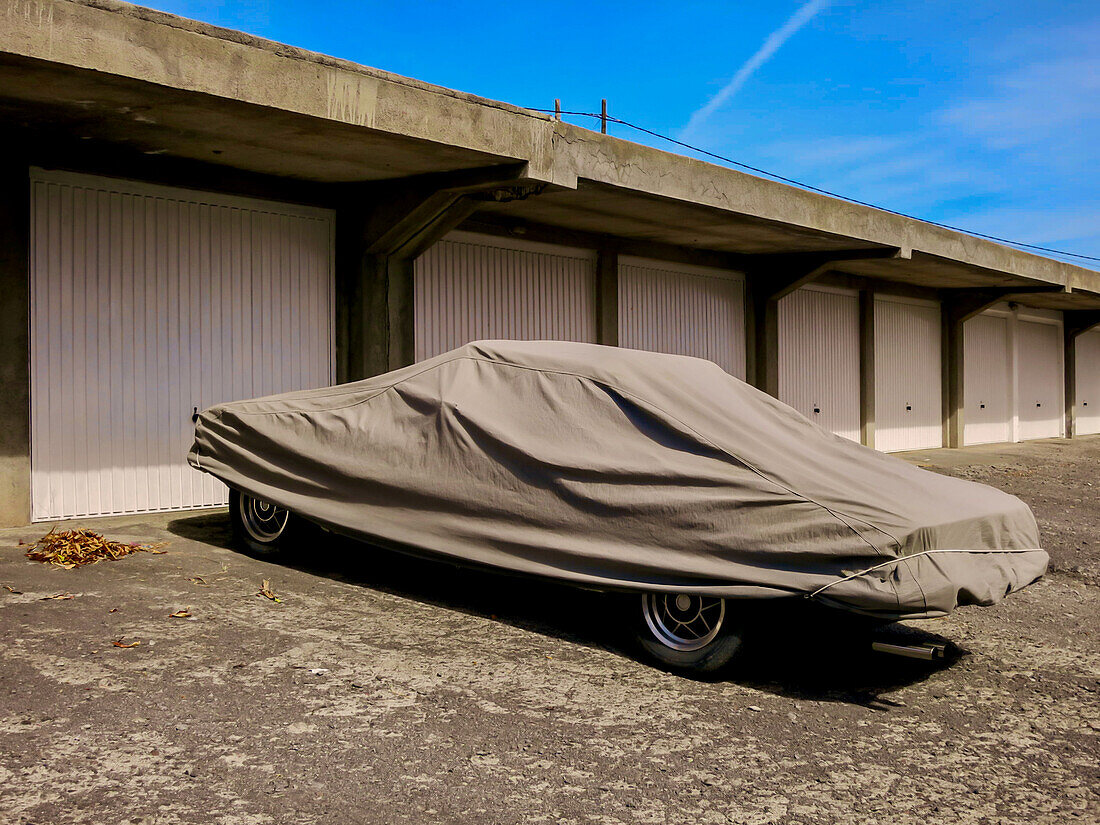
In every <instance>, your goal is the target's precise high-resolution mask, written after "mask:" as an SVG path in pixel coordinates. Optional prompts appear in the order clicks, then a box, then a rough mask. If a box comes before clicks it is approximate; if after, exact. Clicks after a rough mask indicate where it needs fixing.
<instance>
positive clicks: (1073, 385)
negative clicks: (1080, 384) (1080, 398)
mask: <svg viewBox="0 0 1100 825" xmlns="http://www.w3.org/2000/svg"><path fill="white" fill-rule="evenodd" d="M1062 336H1063V337H1062V341H1063V345H1064V347H1065V357H1064V358H1063V359H1062V375H1063V380H1064V381H1065V393H1064V399H1065V405H1066V411H1065V415H1066V438H1074V437H1075V436H1076V435H1077V336H1076V335H1074V334H1072V333H1071V331H1070V330H1069V328H1068V327H1065V326H1063V327H1062Z"/></svg>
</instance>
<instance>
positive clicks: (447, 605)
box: [0, 439, 1100, 825]
mask: <svg viewBox="0 0 1100 825" xmlns="http://www.w3.org/2000/svg"><path fill="white" fill-rule="evenodd" d="M908 458H909V459H910V460H912V461H915V462H919V463H921V464H922V465H923V466H926V467H928V468H929V469H932V470H935V471H939V472H948V473H951V474H953V475H957V476H960V477H963V478H970V479H974V480H978V481H983V482H986V483H988V484H993V485H995V486H998V487H1001V488H1003V489H1005V490H1008V491H1010V492H1013V493H1015V494H1017V495H1019V496H1021V497H1022V498H1024V499H1025V500H1026V501H1028V502H1029V503H1030V504H1031V505H1032V507H1033V508H1034V510H1035V512H1036V515H1037V517H1038V518H1039V522H1040V525H1041V527H1042V529H1043V534H1044V537H1045V541H1046V543H1047V547H1048V549H1049V551H1050V553H1051V558H1052V572H1051V574H1050V575H1049V576H1048V577H1047V578H1045V579H1044V580H1043V581H1041V582H1039V583H1038V584H1036V585H1034V586H1032V587H1031V588H1029V589H1027V590H1025V591H1023V592H1021V593H1018V594H1016V595H1015V596H1013V597H1012V598H1010V599H1009V600H1007V601H1006V602H1005V603H1003V604H1001V605H999V606H997V607H994V608H986V609H973V608H972V609H964V610H960V611H957V612H956V613H955V614H954V615H952V616H950V617H948V618H945V619H939V620H935V621H925V622H912V623H909V624H908V625H905V626H898V627H897V628H895V629H894V630H893V631H892V632H893V633H894V634H898V635H903V636H909V637H912V638H917V639H937V638H938V639H946V640H950V641H951V642H953V643H954V644H955V645H957V646H958V649H959V653H958V655H957V656H956V657H954V658H953V660H952V661H951V662H950V663H948V664H944V665H936V666H933V665H931V664H926V663H921V662H912V661H909V660H900V659H892V658H888V657H882V656H878V655H875V654H871V653H868V652H866V651H865V650H864V648H863V647H862V646H859V647H856V646H855V645H854V644H853V643H851V641H850V639H849V638H848V637H846V636H845V635H843V634H841V633H840V632H839V631H837V630H836V629H835V628H830V626H829V625H827V624H821V623H819V622H816V621H814V622H811V623H810V624H808V625H803V626H802V627H801V630H806V629H807V628H809V630H810V631H812V632H810V633H807V632H792V631H791V629H790V628H783V627H775V628H772V629H771V630H770V632H768V633H765V634H762V641H761V642H760V644H759V645H758V648H757V652H756V654H755V655H754V656H753V657H751V658H750V660H749V662H748V663H747V664H746V666H745V668H744V670H743V671H742V672H741V673H740V674H739V675H736V676H735V677H731V678H729V679H727V680H725V681H719V682H698V681H692V680H688V679H684V678H679V677H676V676H672V675H669V674H666V673H662V672H660V671H657V670H655V669H653V668H651V667H649V666H647V665H645V664H643V663H640V662H638V661H636V660H635V659H634V658H633V657H632V655H631V653H630V652H629V649H628V648H627V647H625V646H624V645H623V644H622V643H621V640H620V637H619V636H618V635H617V634H616V633H614V632H613V631H611V630H610V629H609V628H610V627H611V626H613V625H614V624H615V622H614V617H615V611H616V610H617V609H619V608H621V605H620V604H619V603H618V602H617V601H615V600H614V599H609V598H608V597H603V596H599V595H597V594H589V593H584V592H580V591H574V590H570V589H565V588H561V587H557V586H554V585H551V584H546V583H540V582H531V581H521V580H514V579H507V578H502V577H498V576H494V575H490V574H485V573H477V572H471V571H458V570H455V569H454V568H451V567H448V566H444V565H438V564H433V563H429V562H424V561H418V560H413V559H409V558H404V557H400V556H395V555H392V554H389V553H385V552H383V551H379V550H376V549H374V548H371V547H367V546H364V545H350V544H342V543H340V544H335V545H333V546H315V547H309V548H305V552H304V553H303V556H302V558H301V559H299V560H298V561H296V562H295V563H294V564H293V565H289V564H284V565H279V564H272V563H268V562H263V561H256V560H253V559H250V558H248V557H245V556H243V555H240V554H238V553H235V552H233V551H232V550H231V549H229V546H228V545H229V542H228V539H229V536H228V524H227V518H226V516H225V514H224V512H212V513H211V512H205V513H198V514H175V515H170V516H157V517H148V516H144V517H130V518H118V519H111V520H98V521H91V522H87V523H85V524H86V526H89V527H92V528H93V529H97V530H100V531H102V532H105V533H107V534H108V535H110V536H111V537H113V538H119V539H124V540H128V541H137V540H142V541H149V540H167V541H169V542H170V544H169V545H168V547H166V548H165V549H166V550H167V551H168V552H167V553H166V554H165V555H151V554H137V555H135V556H131V557H128V558H125V559H123V560H121V561H117V562H110V563H108V562H104V563H100V564H97V565H94V566H92V567H87V568H83V569H77V570H72V571H64V570H59V569H51V568H47V567H45V566H43V565H40V564H37V563H34V562H30V561H28V560H27V559H25V558H24V556H23V552H24V551H25V549H26V548H25V547H20V546H19V545H18V542H19V541H24V542H26V541H30V540H33V539H34V538H36V537H37V536H39V535H41V534H42V532H44V529H43V525H38V526H37V527H36V528H34V529H17V530H3V531H0V651H2V654H3V660H4V663H5V665H6V666H5V667H4V668H3V671H2V673H0V821H3V822H18V823H112V825H113V823H137V822H141V823H177V822H186V823H225V824H226V825H230V824H233V825H238V824H242V823H268V822H271V823H283V822H293V823H315V822H317V823H321V822H324V823H332V822H379V823H383V822H385V823H398V822H417V823H423V822H477V823H521V822H522V823H528V822H540V821H545V822H566V823H568V822H577V823H579V822H601V823H619V822H622V823H627V822H630V823H633V822H652V823H679V822H684V823H687V822H691V823H707V822H718V823H721V822H735V823H789V824H790V825H794V823H803V824H804V825H809V823H872V822H884V823H886V822H888V823H896V825H906V824H907V823H928V822H948V821H950V822H957V823H1051V824H1052V825H1053V824H1054V823H1058V825H1062V823H1072V822H1082V823H1084V822H1088V823H1094V822H1097V821H1100V768H1098V765H1100V738H1098V737H1100V693H1098V691H1100V681H1098V679H1097V676H1098V674H1100V643H1098V637H1100V547H1098V543H1100V529H1098V528H1100V502H1098V501H1097V492H1096V488H1095V487H1094V486H1093V485H1098V486H1100V439H1080V440H1078V441H1075V442H1065V441H1049V442H1041V443H1031V444H1026V445H1015V446H1011V447H1005V446H999V447H996V448H968V449H966V450H938V451H934V452H927V453H914V454H910V455H909V456H908ZM265 579H267V580H269V581H270V583H271V588H272V589H273V590H274V591H275V592H276V593H277V594H278V595H279V597H280V599H281V601H280V602H274V601H271V600H269V599H267V598H265V597H263V596H260V595H257V591H258V590H259V589H260V588H261V585H262V582H263V580H265ZM66 592H67V593H71V594H72V595H73V598H71V599H46V598H44V597H48V596H51V595H54V594H57V593H66ZM181 609H186V610H188V611H189V612H190V613H191V617H190V618H170V616H169V614H171V613H173V612H176V611H178V610H181ZM767 623H768V622H767V621H764V620H762V621H761V624H767ZM116 640H122V642H123V644H128V643H130V642H133V641H140V643H141V644H140V645H138V646H136V647H132V648H119V647H115V646H114V644H113V642H114V641H116Z"/></svg>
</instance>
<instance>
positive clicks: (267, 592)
mask: <svg viewBox="0 0 1100 825" xmlns="http://www.w3.org/2000/svg"><path fill="white" fill-rule="evenodd" d="M256 595H257V596H263V597H264V598H266V599H271V601H273V602H282V599H280V598H279V597H278V596H276V595H275V591H273V590H272V589H271V582H269V581H268V580H267V579H264V585H263V587H261V588H260V592H259V593H257V594H256Z"/></svg>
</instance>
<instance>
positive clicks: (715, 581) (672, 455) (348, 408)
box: [189, 341, 1047, 618]
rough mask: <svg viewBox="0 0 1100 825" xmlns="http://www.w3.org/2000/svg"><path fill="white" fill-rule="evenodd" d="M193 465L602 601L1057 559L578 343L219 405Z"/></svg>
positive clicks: (999, 516)
mask: <svg viewBox="0 0 1100 825" xmlns="http://www.w3.org/2000/svg"><path fill="white" fill-rule="evenodd" d="M189 461H190V463H191V465H192V466H194V467H196V468H198V469H200V470H204V471H206V472H209V473H212V474H213V475H215V476H216V477H218V478H220V479H221V480H222V481H224V482H225V483H226V484H228V485H230V486H231V487H234V488H236V489H238V490H240V491H242V492H245V493H247V494H249V495H252V496H255V497H259V498H262V499H265V500H267V501H270V502H272V503H275V504H278V505H280V506H282V507H285V508H288V509H289V510H290V511H291V512H293V513H296V514H298V515H300V516H302V517H304V518H306V519H309V520H311V521H314V522H316V523H318V524H320V525H322V526H324V527H326V528H328V529H330V530H333V531H336V532H339V533H343V534H346V535H349V536H353V537H357V538H362V539H365V540H367V541H368V542H374V543H377V544H382V545H386V546H392V547H398V548H404V549H409V550H413V551H415V552H429V553H431V554H437V555H439V556H443V557H446V558H449V559H454V560H461V561H462V562H468V563H475V564H484V565H491V566H494V567H497V568H503V569H505V570H508V571H513V572H516V573H524V574H534V575H539V576H547V577H551V578H555V579H561V580H565V581H568V582H572V583H575V584H578V585H584V586H592V587H600V588H628V589H636V590H655V591H679V592H688V593H698V594H707V595H716V596H727V597H733V598H768V597H782V596H800V597H810V598H813V599H817V600H819V601H821V602H825V603H828V604H830V605H833V606H835V607H841V608H845V609H848V610H853V611H857V612H860V613H867V614H872V615H876V616H882V617H884V618H897V617H926V616H940V615H943V614H945V613H948V612H949V611H951V610H952V609H953V608H954V607H955V606H957V605H960V604H993V603H995V602H998V601H1000V600H1001V599H1002V598H1004V596H1005V595H1007V594H1008V593H1010V592H1012V591H1013V590H1017V589H1019V588H1021V587H1024V586H1026V585H1027V584H1029V583H1031V582H1033V581H1035V580H1036V579H1037V578H1039V577H1040V576H1041V575H1042V574H1043V573H1044V571H1045V570H1046V565H1047V554H1046V553H1045V552H1044V551H1043V550H1041V549H1040V548H1039V536H1038V530H1037V527H1036V524H1035V519H1034V517H1033V516H1032V514H1031V511H1030V509H1029V508H1028V507H1027V505H1025V504H1024V503H1023V502H1021V501H1020V500H1019V499H1017V498H1015V497H1014V496H1011V495H1008V494H1006V493H1002V492H1000V491H999V490H995V489H993V488H991V487H987V486H985V485H982V484H976V483H972V482H967V481H961V480H958V479H954V478H948V477H945V476H941V475H937V474H935V473H932V472H929V471H927V470H922V469H920V468H917V467H914V466H912V465H910V464H908V463H906V462H904V461H901V460H899V459H897V458H892V457H890V456H887V455H883V454H881V453H878V452H876V451H874V450H871V449H867V448H865V447H862V446H860V445H858V444H855V443H853V442H851V441H848V440H846V439H844V438H841V437H839V436H836V435H833V434H832V433H830V432H826V431H825V430H823V429H821V428H820V427H818V426H817V425H815V424H813V423H812V422H810V421H808V420H806V419H805V418H804V417H803V416H801V415H800V414H799V413H797V412H795V411H794V410H793V409H791V408H790V407H788V406H786V405H785V404H782V403H780V402H779V401H776V400H775V399H774V398H771V397H770V396H768V395H766V394H764V393H762V392H759V391H758V390H756V389H754V388H752V387H750V386H749V385H748V384H745V383H744V382H742V381H739V380H738V379H736V378H733V377H732V376H730V375H728V374H727V373H725V372H723V371H722V370H721V369H720V368H719V367H718V366H716V365H715V364H712V363H710V362H709V361H703V360H700V359H696V358H687V357H683V356H675V355H662V354H658V353H651V352H640V351H637V350H628V349H619V348H613V347H601V346H596V345H591V344H577V343H565V342H558V341H533V342H518V341H480V342H477V343H473V344H469V345H467V346H465V347H462V348H460V349H457V350H454V351H452V352H448V353H445V354H443V355H440V356H437V357H435V358H432V359H430V360H427V361H424V362H421V363H418V364H414V365H413V366H410V367H406V368H403V369H400V370H396V371H394V372H391V373H387V374H386V375H380V376H378V377H376V378H369V379H367V380H365V381H357V382H354V383H349V384H343V385H339V386H335V387H328V388H324V389H317V390H307V391H303V392H294V393H287V394H284V395H277V396H271V397H269V398H260V399H255V400H252V401H239V402H234V403H228V404H219V405H217V406H215V407H212V408H210V409H208V410H206V411H205V412H203V413H202V414H201V415H200V416H199V417H198V420H197V424H196V427H195V444H194V446H193V448H192V450H191V453H190V455H189ZM363 552H364V553H367V552H371V550H370V547H368V546H364V547H363Z"/></svg>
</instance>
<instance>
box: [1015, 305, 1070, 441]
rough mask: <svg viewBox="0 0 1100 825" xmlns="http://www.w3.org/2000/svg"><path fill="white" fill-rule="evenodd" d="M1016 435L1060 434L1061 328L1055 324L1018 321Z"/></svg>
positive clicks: (1054, 436) (1028, 437)
mask: <svg viewBox="0 0 1100 825" xmlns="http://www.w3.org/2000/svg"><path fill="white" fill-rule="evenodd" d="M1016 334H1017V336H1018V347H1019V356H1018V358H1019V361H1018V364H1019V367H1018V369H1019V385H1018V387H1019V388H1018V391H1017V395H1018V398H1019V405H1020V406H1019V422H1020V429H1019V436H1020V440H1021V441H1027V440H1028V439H1032V438H1057V437H1058V436H1060V435H1062V432H1063V425H1064V420H1065V419H1064V408H1063V405H1062V328H1061V327H1060V326H1058V325H1056V324H1044V323H1038V322H1035V321H1023V320H1021V321H1019V322H1018V325H1017V331H1016Z"/></svg>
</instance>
